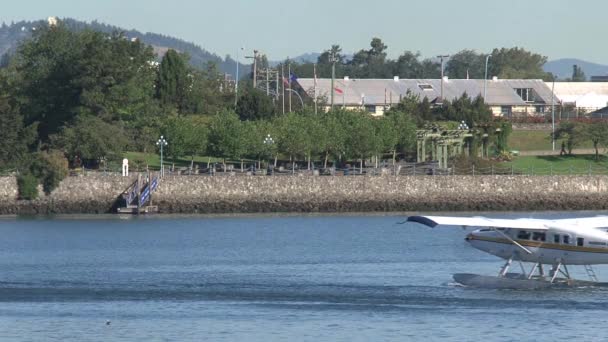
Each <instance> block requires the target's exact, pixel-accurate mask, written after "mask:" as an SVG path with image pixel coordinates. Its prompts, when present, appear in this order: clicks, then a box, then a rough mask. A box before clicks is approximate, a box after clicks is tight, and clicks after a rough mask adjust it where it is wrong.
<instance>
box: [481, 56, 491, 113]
mask: <svg viewBox="0 0 608 342" xmlns="http://www.w3.org/2000/svg"><path fill="white" fill-rule="evenodd" d="M490 57H492V55H487V56H486V73H485V74H484V77H483V103H486V91H487V84H488V60H489V59H490Z"/></svg>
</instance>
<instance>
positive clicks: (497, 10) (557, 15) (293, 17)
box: [0, 0, 608, 64]
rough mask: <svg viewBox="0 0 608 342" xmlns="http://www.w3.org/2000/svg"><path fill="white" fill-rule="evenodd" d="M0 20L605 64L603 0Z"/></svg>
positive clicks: (224, 44) (126, 3)
mask: <svg viewBox="0 0 608 342" xmlns="http://www.w3.org/2000/svg"><path fill="white" fill-rule="evenodd" d="M4 1H5V3H4V4H3V6H2V9H1V10H0V22H2V21H4V22H6V23H10V22H11V21H19V20H38V19H45V18H47V17H49V16H57V17H60V18H64V17H70V18H75V19H79V20H85V21H92V20H98V21H100V22H103V23H107V24H112V25H116V26H120V27H123V28H125V29H137V30H139V31H143V32H154V33H162V34H165V35H170V36H174V37H177V38H181V39H184V40H187V41H191V42H194V43H196V44H198V45H200V46H201V47H203V48H204V49H206V50H208V51H210V52H214V53H217V54H218V55H220V56H225V55H227V54H230V55H232V56H235V55H236V54H237V52H238V51H239V50H240V48H241V47H243V48H244V49H245V51H249V53H250V51H252V50H253V49H257V50H259V51H261V52H262V53H265V54H266V55H267V56H268V57H269V59H271V60H280V59H284V58H286V57H295V56H298V55H301V54H304V53H309V52H322V51H323V50H326V49H328V48H329V47H330V46H331V45H332V44H339V45H340V46H341V47H342V49H343V51H344V52H346V53H352V52H356V51H358V50H360V49H363V48H366V49H367V48H368V47H369V43H370V41H371V39H372V38H373V37H379V38H381V39H382V40H383V41H384V42H385V44H386V45H387V46H388V54H389V56H390V57H391V58H395V57H396V56H398V55H399V54H401V53H402V52H403V51H405V50H410V51H420V53H421V54H422V56H424V57H432V56H436V55H439V54H451V53H455V52H458V51H460V50H463V49H473V50H476V51H478V52H481V53H484V52H490V51H491V50H492V49H493V48H495V47H499V48H500V47H514V46H519V47H523V48H525V49H528V50H531V51H534V52H537V53H540V54H543V55H545V56H548V57H549V60H554V59H559V58H580V59H584V60H587V61H589V62H596V63H602V64H608V44H605V39H604V38H605V34H604V33H605V32H608V31H607V29H606V28H605V27H602V25H605V23H606V13H608V1H605V0H577V1H571V0H507V1H505V0H433V1H430V0H416V1H410V0H375V1H365V0H300V1H293V0H291V1H290V0H255V1H254V0H215V1H211V0H173V1H169V0H145V1H144V0H103V1H102V0H53V1H49V0H18V1H15V0H12V1H11V0H4Z"/></svg>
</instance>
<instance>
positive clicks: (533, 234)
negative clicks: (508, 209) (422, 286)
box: [406, 216, 608, 288]
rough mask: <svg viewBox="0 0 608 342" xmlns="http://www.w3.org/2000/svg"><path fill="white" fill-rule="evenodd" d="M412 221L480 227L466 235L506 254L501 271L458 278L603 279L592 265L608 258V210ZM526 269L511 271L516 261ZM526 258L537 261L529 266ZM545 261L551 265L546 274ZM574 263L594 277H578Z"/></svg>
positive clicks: (475, 282) (488, 282)
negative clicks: (551, 216) (566, 216)
mask: <svg viewBox="0 0 608 342" xmlns="http://www.w3.org/2000/svg"><path fill="white" fill-rule="evenodd" d="M406 222H416V223H420V224H423V225H425V226H428V227H431V228H434V227H436V226H451V227H463V228H467V227H474V228H476V229H475V230H473V231H472V232H470V233H469V234H467V236H466V238H465V240H466V241H467V242H468V243H470V244H471V246H473V247H474V248H477V249H479V250H481V251H483V252H486V253H489V254H492V255H495V256H498V257H500V258H502V259H505V260H506V262H505V264H504V265H503V266H502V267H501V269H500V271H499V273H498V276H482V275H476V274H468V273H466V274H463V273H459V274H454V280H455V281H456V282H458V283H461V284H463V285H468V286H475V287H492V288H545V287H553V286H564V285H565V286H580V285H594V284H597V285H602V286H608V283H599V282H598V280H597V276H596V274H595V272H594V271H593V268H592V267H591V266H592V265H599V264H608V216H596V217H583V218H572V219H557V220H546V219H528V218H520V219H493V218H486V217H447V216H410V217H408V218H407V220H406ZM514 261H517V262H519V263H520V266H521V270H522V273H509V272H508V271H509V268H510V267H511V265H512V263H513V262H514ZM524 262H528V263H532V268H531V269H530V270H529V271H526V269H525V268H524V264H523V263H524ZM543 265H550V266H551V269H550V270H549V273H548V274H546V273H545V270H544V268H543ZM568 265H582V266H584V267H585V271H586V272H587V275H588V276H589V278H590V281H582V280H575V279H572V278H571V276H570V273H569V271H568Z"/></svg>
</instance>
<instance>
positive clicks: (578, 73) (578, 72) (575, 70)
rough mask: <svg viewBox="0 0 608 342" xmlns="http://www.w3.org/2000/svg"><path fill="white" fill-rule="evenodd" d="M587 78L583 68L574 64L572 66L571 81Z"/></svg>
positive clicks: (580, 80) (581, 80)
mask: <svg viewBox="0 0 608 342" xmlns="http://www.w3.org/2000/svg"><path fill="white" fill-rule="evenodd" d="M586 80H587V76H585V72H584V71H583V69H582V68H581V67H580V66H578V65H576V64H574V65H573V66H572V82H585V81H586Z"/></svg>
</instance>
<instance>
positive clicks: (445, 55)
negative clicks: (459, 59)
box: [437, 55, 450, 103]
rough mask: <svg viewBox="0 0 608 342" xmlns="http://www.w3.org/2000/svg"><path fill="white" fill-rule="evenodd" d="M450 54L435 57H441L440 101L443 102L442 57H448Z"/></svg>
mask: <svg viewBox="0 0 608 342" xmlns="http://www.w3.org/2000/svg"><path fill="white" fill-rule="evenodd" d="M449 57H450V55H439V56H437V58H439V59H441V103H443V59H444V58H449Z"/></svg>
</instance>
